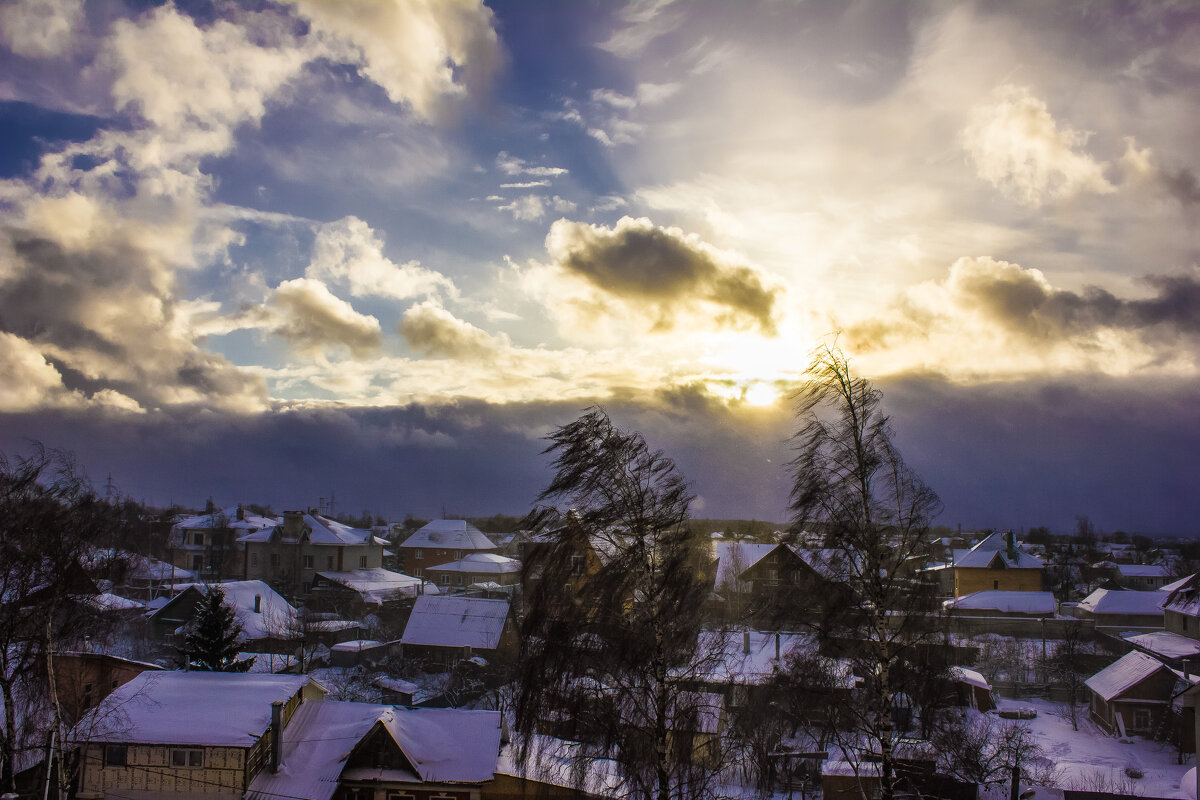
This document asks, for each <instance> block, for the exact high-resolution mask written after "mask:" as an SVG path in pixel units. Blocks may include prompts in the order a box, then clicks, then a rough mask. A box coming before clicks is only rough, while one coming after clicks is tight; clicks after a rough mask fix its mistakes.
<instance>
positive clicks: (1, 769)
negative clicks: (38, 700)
mask: <svg viewBox="0 0 1200 800" xmlns="http://www.w3.org/2000/svg"><path fill="white" fill-rule="evenodd" d="M0 693H2V694H3V695H4V735H3V736H2V737H0V786H3V788H4V791H6V792H15V791H16V790H17V785H16V776H15V774H14V773H13V761H14V759H15V756H16V750H17V742H16V736H17V712H16V708H17V706H16V700H15V698H14V697H13V684H12V681H10V680H3V681H0Z"/></svg>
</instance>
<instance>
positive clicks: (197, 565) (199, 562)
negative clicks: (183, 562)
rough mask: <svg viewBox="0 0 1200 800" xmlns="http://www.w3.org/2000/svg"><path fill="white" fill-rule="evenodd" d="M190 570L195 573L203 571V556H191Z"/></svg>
mask: <svg viewBox="0 0 1200 800" xmlns="http://www.w3.org/2000/svg"><path fill="white" fill-rule="evenodd" d="M192 569H193V570H195V571H196V572H199V571H200V570H202V569H204V556H192Z"/></svg>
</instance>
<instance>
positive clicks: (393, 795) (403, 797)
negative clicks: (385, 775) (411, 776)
mask: <svg viewBox="0 0 1200 800" xmlns="http://www.w3.org/2000/svg"><path fill="white" fill-rule="evenodd" d="M387 800H417V798H416V797H414V796H413V795H411V794H400V793H399V792H388V794H387Z"/></svg>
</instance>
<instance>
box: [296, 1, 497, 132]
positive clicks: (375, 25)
mask: <svg viewBox="0 0 1200 800" xmlns="http://www.w3.org/2000/svg"><path fill="white" fill-rule="evenodd" d="M294 2H295V5H296V7H297V8H298V9H299V11H300V13H301V14H302V15H303V16H304V17H306V18H307V19H309V20H310V21H311V22H312V24H313V28H314V30H315V32H316V33H317V35H318V36H322V37H325V38H327V39H328V41H329V47H330V50H331V53H332V55H333V56H334V57H335V58H336V59H338V60H343V61H347V62H350V63H356V64H358V65H359V69H360V71H361V72H362V74H363V75H365V76H366V77H367V78H369V79H370V80H372V81H374V82H375V83H377V84H379V85H380V86H382V87H383V89H384V91H386V92H387V95H388V97H389V98H390V99H391V100H392V102H394V103H407V104H409V105H410V106H411V107H412V109H413V111H414V112H416V113H417V114H418V115H420V116H422V117H425V118H432V117H436V116H437V114H438V112H439V104H440V103H441V102H443V101H444V100H446V99H447V98H458V97H463V96H465V95H467V94H468V93H469V92H472V91H475V92H480V91H482V90H483V88H484V87H485V86H486V85H487V84H488V83H489V82H490V80H491V78H492V76H493V74H494V73H495V71H496V70H497V69H498V68H499V65H500V63H501V61H502V51H501V48H500V43H499V39H498V37H497V36H496V31H495V29H494V19H493V16H492V12H491V10H490V9H488V7H487V6H485V5H484V4H483V3H482V2H479V1H478V0H407V2H373V1H371V0H358V1H355V2H350V1H347V2H322V1H321V0H294Z"/></svg>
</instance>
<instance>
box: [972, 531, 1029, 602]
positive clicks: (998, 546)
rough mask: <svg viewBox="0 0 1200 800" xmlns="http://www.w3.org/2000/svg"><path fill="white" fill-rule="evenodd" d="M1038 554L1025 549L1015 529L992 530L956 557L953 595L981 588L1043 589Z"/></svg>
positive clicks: (1024, 590) (1007, 589)
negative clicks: (1032, 553) (996, 531)
mask: <svg viewBox="0 0 1200 800" xmlns="http://www.w3.org/2000/svg"><path fill="white" fill-rule="evenodd" d="M1044 566H1045V565H1044V564H1043V563H1042V560H1041V559H1040V558H1038V557H1037V556H1033V555H1030V554H1029V553H1026V552H1025V551H1024V550H1022V549H1021V548H1020V546H1019V544H1018V542H1017V540H1016V537H1015V536H1014V535H1013V532H1012V531H1009V532H1008V533H1007V534H1003V533H993V534H991V535H990V536H988V537H987V538H985V539H984V540H983V541H981V542H979V543H978V544H976V545H975V546H974V547H972V548H971V549H970V550H968V551H967V552H965V553H961V554H955V557H954V596H955V597H962V596H963V595H966V594H972V593H974V592H982V591H1016V592H1040V591H1042V568H1043V567H1044Z"/></svg>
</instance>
